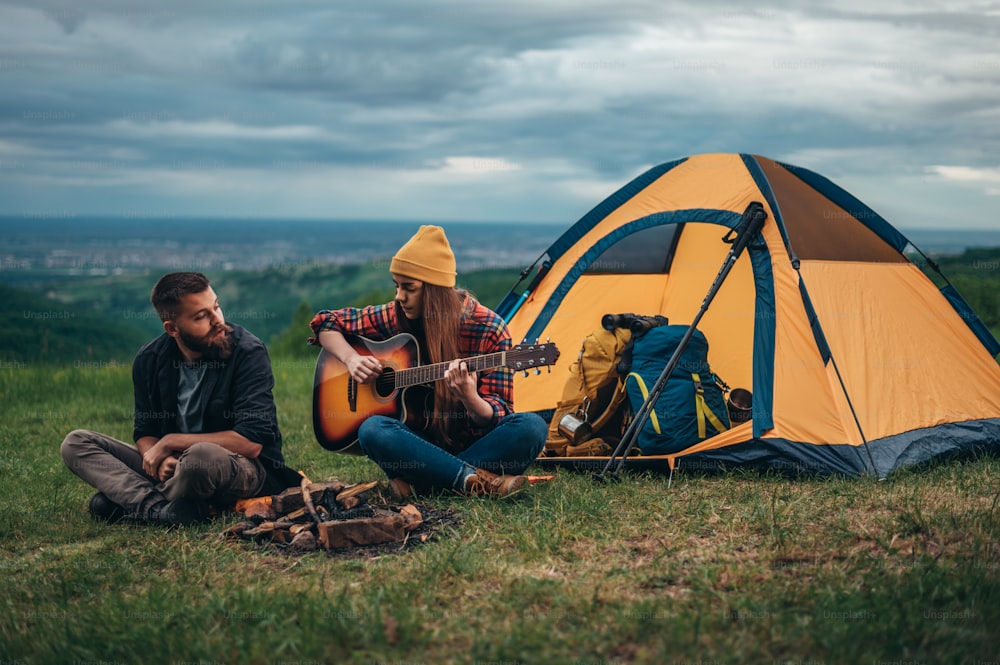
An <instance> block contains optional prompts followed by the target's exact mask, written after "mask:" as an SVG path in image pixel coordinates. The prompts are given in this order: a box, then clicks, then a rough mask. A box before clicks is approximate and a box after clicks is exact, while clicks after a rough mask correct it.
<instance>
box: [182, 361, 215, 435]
mask: <svg viewBox="0 0 1000 665" xmlns="http://www.w3.org/2000/svg"><path fill="white" fill-rule="evenodd" d="M207 370H208V365H206V364H205V363H195V364H194V365H188V364H187V363H180V377H179V378H178V381H177V429H178V430H180V431H181V432H182V433H183V434H200V433H201V432H202V423H203V422H204V419H205V410H204V406H205V405H204V404H203V403H202V399H201V393H202V388H204V387H205V373H206V371H207Z"/></svg>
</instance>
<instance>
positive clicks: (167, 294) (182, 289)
mask: <svg viewBox="0 0 1000 665" xmlns="http://www.w3.org/2000/svg"><path fill="white" fill-rule="evenodd" d="M209 286H210V284H209V282H208V277H205V276H204V275H202V274H201V273H200V272H172V273H168V274H166V275H164V276H163V277H161V278H160V280H159V281H158V282H157V283H156V286H154V287H153V292H152V293H151V294H150V296H149V300H150V302H152V303H153V307H154V308H155V309H156V313H157V314H159V315H160V320H161V321H170V320H172V319H174V318H175V317H176V316H177V313H178V309H179V308H180V305H181V299H182V298H183V297H184V296H187V295H190V294H192V293H201V292H203V291H205V290H206V289H208V287H209Z"/></svg>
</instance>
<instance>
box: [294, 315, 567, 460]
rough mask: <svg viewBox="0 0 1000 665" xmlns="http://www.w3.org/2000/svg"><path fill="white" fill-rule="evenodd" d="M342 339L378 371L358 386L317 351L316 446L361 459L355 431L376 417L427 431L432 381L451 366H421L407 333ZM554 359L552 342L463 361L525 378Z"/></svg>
mask: <svg viewBox="0 0 1000 665" xmlns="http://www.w3.org/2000/svg"><path fill="white" fill-rule="evenodd" d="M347 341H348V342H349V343H350V344H351V346H352V347H353V348H354V350H355V351H357V352H358V353H360V354H362V355H368V356H374V357H376V358H378V360H379V362H381V363H382V373H381V374H380V375H379V376H378V377H377V378H376V379H375V380H374V381H372V382H369V383H358V382H357V381H355V380H354V378H353V377H352V376H351V374H350V372H348V371H347V366H346V365H344V364H343V363H342V362H340V360H338V359H337V357H336V356H334V355H333V354H332V353H330V352H329V351H327V350H326V349H323V350H321V351H320V354H319V357H318V358H317V359H316V373H315V376H314V379H313V431H314V432H315V434H316V440H317V441H318V442H319V444H320V445H321V446H323V447H324V448H326V449H327V450H332V451H333V452H337V453H345V454H349V455H363V454H364V453H363V452H362V450H361V446H359V445H358V429H359V428H360V427H361V423H363V422H364V421H365V419H367V418H368V417H369V416H375V415H380V416H388V417H390V418H395V419H396V420H399V421H401V422H404V423H406V424H407V425H409V426H410V427H412V428H413V429H415V430H423V429H426V427H427V424H428V417H427V416H428V414H430V413H432V412H433V383H434V382H435V381H439V380H441V379H443V378H444V373H445V370H446V369H448V365H449V364H450V363H448V362H443V363H434V364H431V365H422V364H420V348H419V345H418V344H417V340H416V338H415V337H414V336H413V335H410V334H409V333H401V334H399V335H396V336H395V337H392V338H390V339H387V340H385V341H383V342H378V341H375V340H370V339H367V338H365V337H360V336H347ZM558 358H559V350H558V349H557V348H556V346H555V344H552V343H545V344H519V345H517V346H514V347H513V348H511V349H509V350H507V351H497V352H496V353H487V354H484V355H480V356H473V357H471V358H462V360H464V361H465V362H466V363H468V366H469V371H470V372H484V371H488V370H493V369H497V368H500V367H508V368H510V369H512V370H514V371H516V372H524V373H525V374H527V373H528V372H529V371H530V370H536V372H537V371H541V368H542V367H548V366H550V365H554V364H555V362H556V360H557V359H558Z"/></svg>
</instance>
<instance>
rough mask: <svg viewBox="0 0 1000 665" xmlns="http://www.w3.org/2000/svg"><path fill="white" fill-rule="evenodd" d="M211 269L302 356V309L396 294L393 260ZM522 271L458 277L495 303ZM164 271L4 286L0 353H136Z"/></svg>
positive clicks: (242, 319) (22, 356) (253, 319)
mask: <svg viewBox="0 0 1000 665" xmlns="http://www.w3.org/2000/svg"><path fill="white" fill-rule="evenodd" d="M206 274H207V276H208V277H209V279H211V280H212V285H213V287H214V289H215V291H216V293H218V295H219V300H220V302H221V304H222V307H223V312H224V313H225V316H226V320H227V321H229V322H230V323H235V324H239V325H241V326H244V327H245V328H247V329H249V330H250V331H251V332H253V333H254V334H255V335H257V336H258V337H260V338H261V339H263V340H264V341H265V342H268V344H269V345H270V344H271V342H272V341H275V339H276V338H277V337H278V336H279V335H283V339H284V340H285V341H284V342H283V344H282V345H281V348H283V349H288V350H291V349H294V350H295V352H296V353H298V352H302V349H304V348H305V347H304V343H305V339H306V337H308V336H309V327H308V322H309V319H311V318H312V317H311V315H310V316H306V314H305V313H304V312H305V311H307V310H309V311H318V310H320V309H324V308H334V307H346V306H348V305H366V304H374V303H381V302H388V301H389V300H391V299H392V297H393V286H392V279H391V277H390V276H389V273H388V270H387V266H384V265H381V266H380V265H375V264H373V263H371V262H369V263H363V264H344V265H319V264H315V263H309V262H307V263H302V264H285V265H279V266H275V267H270V268H265V269H262V270H229V271H224V270H217V271H206ZM516 277H517V275H516V272H515V271H513V270H511V269H507V268H502V269H494V270H483V271H478V272H472V273H469V274H468V275H460V276H459V283H460V285H461V286H463V287H465V288H468V289H470V290H471V291H473V292H474V293H475V294H476V295H477V297H479V298H480V299H481V300H482V301H483V302H484V303H486V304H488V305H490V306H496V305H497V304H498V303H499V301H500V299H501V298H502V297H503V296H504V295H505V294H506V293H507V290H508V289H509V288H510V287H511V285H513V283H514V281H515V280H516ZM157 278H158V275H150V276H143V277H138V276H124V275H122V276H94V277H85V276H81V277H77V278H75V279H72V280H60V281H53V282H50V283H48V284H46V285H45V291H46V295H42V294H40V293H32V292H30V291H28V290H26V289H22V288H14V287H11V286H6V285H0V299H2V302H3V305H2V310H0V359H2V360H7V361H19V362H42V361H44V362H53V363H67V362H74V361H80V360H91V359H103V360H107V359H117V360H131V358H132V357H133V356H134V354H135V351H136V350H138V348H139V347H140V346H141V345H142V344H143V343H144V342H145V341H147V340H149V339H151V338H153V337H154V336H156V335H159V334H160V332H162V326H161V324H160V320H159V319H158V318H157V316H156V313H155V312H154V311H153V308H152V305H150V303H149V292H150V290H151V288H152V286H153V284H154V283H155V280H156V279H157ZM303 305H305V309H303ZM296 313H298V316H296ZM293 320H294V323H293ZM305 352H314V351H308V349H305Z"/></svg>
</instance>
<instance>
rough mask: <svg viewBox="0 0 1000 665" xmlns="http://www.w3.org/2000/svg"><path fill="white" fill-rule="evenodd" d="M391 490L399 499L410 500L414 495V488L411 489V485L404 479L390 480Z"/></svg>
mask: <svg viewBox="0 0 1000 665" xmlns="http://www.w3.org/2000/svg"><path fill="white" fill-rule="evenodd" d="M389 490H390V491H391V492H392V494H393V496H395V497H396V498H397V499H409V498H410V496H412V494H413V488H412V487H410V483H408V482H406V481H405V480H403V479H402V478H390V479H389Z"/></svg>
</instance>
